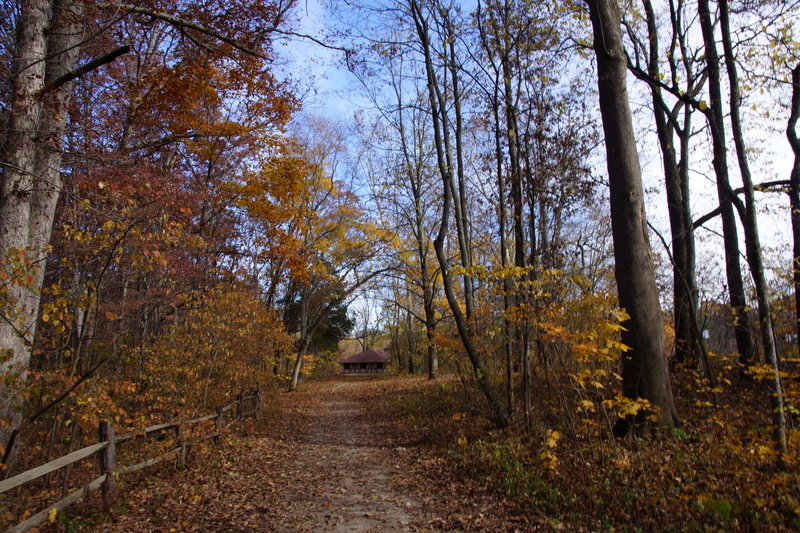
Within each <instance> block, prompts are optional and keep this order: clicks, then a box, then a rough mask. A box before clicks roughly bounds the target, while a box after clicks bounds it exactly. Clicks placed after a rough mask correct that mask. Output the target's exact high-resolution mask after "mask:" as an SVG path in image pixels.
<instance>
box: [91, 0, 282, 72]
mask: <svg viewBox="0 0 800 533" xmlns="http://www.w3.org/2000/svg"><path fill="white" fill-rule="evenodd" d="M95 7H97V8H98V9H108V10H115V11H126V12H128V13H138V14H140V15H147V16H148V17H152V18H154V19H158V20H163V21H164V22H166V23H168V24H171V25H172V26H175V27H176V28H184V29H185V28H188V29H192V30H195V31H198V32H200V33H202V34H204V35H208V36H209V37H213V38H214V39H217V40H218V41H222V42H223V43H226V44H229V45H231V46H232V47H234V48H236V49H237V50H239V51H240V52H244V53H246V54H250V55H253V56H256V57H259V58H261V59H264V60H267V61H269V60H270V59H269V58H268V57H267V56H265V55H264V54H262V53H261V52H259V51H258V50H256V49H255V48H251V47H249V46H246V45H244V44H242V43H241V42H239V41H237V40H236V39H233V38H231V37H228V36H226V35H223V34H222V33H219V32H218V31H216V30H213V29H212V28H209V27H208V26H203V25H202V24H199V23H197V22H194V21H191V20H187V19H184V18H180V17H176V16H175V15H170V14H169V13H165V12H163V11H156V10H153V9H147V8H144V7H139V6H136V5H133V4H123V3H111V2H101V3H98V4H95ZM277 30H278V28H277V27H276V26H269V27H267V28H262V29H261V31H260V32H259V33H262V34H263V33H272V32H275V31H277Z"/></svg>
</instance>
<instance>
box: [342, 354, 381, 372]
mask: <svg viewBox="0 0 800 533" xmlns="http://www.w3.org/2000/svg"><path fill="white" fill-rule="evenodd" d="M388 360H389V354H387V353H386V352H382V351H380V350H367V351H366V352H361V353H357V354H355V355H351V356H350V357H348V358H347V359H345V360H343V361H340V362H339V363H340V364H341V365H342V367H343V368H344V373H345V374H378V373H380V372H383V371H384V370H386V361H388Z"/></svg>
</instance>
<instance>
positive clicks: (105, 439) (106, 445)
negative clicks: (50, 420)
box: [0, 390, 261, 533]
mask: <svg viewBox="0 0 800 533" xmlns="http://www.w3.org/2000/svg"><path fill="white" fill-rule="evenodd" d="M248 404H249V405H248ZM247 407H250V408H249V409H247ZM260 409H261V391H260V390H256V391H253V392H252V393H251V394H249V395H244V394H239V395H238V396H237V397H236V400H235V401H233V402H231V403H229V404H228V405H225V406H222V407H217V408H216V412H215V413H214V414H211V415H207V416H202V417H200V418H194V419H192V420H185V421H178V422H167V423H165V424H157V425H155V426H150V427H148V428H145V429H144V430H140V431H136V432H133V433H126V434H124V435H119V436H115V435H114V426H113V425H112V424H111V423H109V422H105V421H103V422H100V428H99V429H100V431H99V442H98V443H97V444H92V445H91V446H87V447H85V448H81V449H80V450H76V451H74V452H72V453H70V454H67V455H64V456H62V457H59V458H58V459H54V460H52V461H50V462H49V463H45V464H43V465H41V466H37V467H36V468H32V469H31V470H27V471H25V472H22V473H21V474H17V475H16V476H14V477H10V478H8V479H6V480H3V481H0V494H3V493H5V492H8V491H10V490H12V489H15V488H17V487H21V486H22V485H25V484H26V483H29V482H31V481H33V480H35V479H38V478H40V477H42V476H45V475H48V474H52V473H53V472H55V471H57V470H60V469H61V468H64V467H66V466H69V465H72V464H74V463H77V462H78V461H81V460H83V459H86V458H87V457H91V456H95V457H97V460H98V463H99V465H100V476H98V477H96V478H94V479H93V480H92V481H90V482H89V483H88V484H86V485H84V486H83V487H81V488H79V489H78V490H76V491H74V492H72V493H70V494H69V495H67V496H66V497H64V498H62V499H61V500H59V501H58V502H56V503H54V504H52V505H50V506H48V507H47V508H46V509H44V510H42V511H39V512H38V513H36V514H34V515H32V516H30V517H28V518H27V519H26V520H25V521H23V522H21V523H19V524H17V525H15V526H12V527H10V528H8V529H7V530H6V533H20V532H23V531H28V530H29V529H31V528H33V527H36V526H38V525H39V524H41V523H43V522H45V521H47V520H48V518H49V515H50V513H52V512H54V511H55V512H58V511H63V510H64V509H66V508H67V507H69V506H70V505H72V504H73V503H74V502H76V501H78V500H80V499H81V498H83V497H85V496H86V495H88V494H89V493H90V492H92V491H95V490H97V489H101V492H102V497H103V509H104V510H105V511H109V510H110V509H111V506H112V505H113V500H114V484H115V482H116V479H117V478H118V477H119V476H121V475H124V474H131V473H133V472H137V471H139V470H142V469H143V468H147V467H148V466H153V465H155V464H158V463H160V462H161V461H164V460H165V459H168V458H170V457H172V456H175V457H176V460H177V464H178V465H179V466H181V465H183V464H184V463H185V461H186V453H187V451H188V449H189V448H190V446H191V445H193V444H197V443H198V442H202V441H205V440H208V439H212V438H217V439H218V438H219V436H220V434H221V433H222V430H223V429H225V428H227V427H228V426H230V425H231V424H233V423H234V422H236V421H238V420H241V419H242V418H245V417H253V418H256V417H257V416H258V411H259V410H260ZM231 410H233V414H232V415H230V414H228V413H229V412H230V411H231ZM211 420H213V421H215V422H216V423H215V427H214V431H212V432H211V433H208V434H207V435H201V436H199V437H197V438H195V439H194V440H190V439H187V437H186V433H187V430H188V429H189V428H191V427H192V426H194V425H197V424H200V423H202V422H207V421H211ZM168 431H173V432H174V433H175V442H176V443H177V444H178V446H177V447H175V448H173V449H171V450H168V451H166V452H164V453H161V454H160V455H158V456H156V457H152V458H149V459H145V460H144V461H141V462H140V463H137V464H134V465H130V466H119V465H117V447H118V446H119V445H120V444H122V443H124V442H127V441H130V440H132V439H134V438H135V437H139V436H149V435H154V434H163V433H164V432H168Z"/></svg>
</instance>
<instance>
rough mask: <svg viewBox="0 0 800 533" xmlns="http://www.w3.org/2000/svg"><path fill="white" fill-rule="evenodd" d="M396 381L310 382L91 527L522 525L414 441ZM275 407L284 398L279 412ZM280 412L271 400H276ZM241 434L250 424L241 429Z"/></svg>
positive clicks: (134, 484) (136, 487) (137, 486)
mask: <svg viewBox="0 0 800 533" xmlns="http://www.w3.org/2000/svg"><path fill="white" fill-rule="evenodd" d="M401 386H407V385H397V382H393V381H391V380H371V381H369V380H360V381H359V380H344V379H343V380H338V381H329V382H323V383H311V384H307V385H306V386H305V387H304V388H303V389H302V390H301V391H300V392H298V393H292V394H286V393H282V394H280V395H279V397H278V398H277V401H278V403H279V406H278V410H279V411H280V415H279V416H277V417H273V418H271V419H263V420H261V421H259V422H258V424H257V425H255V426H254V427H252V428H251V430H250V433H249V434H246V435H245V436H241V435H235V434H234V435H232V436H231V437H229V438H228V439H227V442H226V443H224V444H223V445H221V446H219V447H215V448H211V449H210V450H208V451H207V452H206V453H205V454H203V456H202V457H197V458H195V459H193V460H192V461H190V464H189V467H188V468H187V469H186V470H183V471H177V470H175V469H174V468H172V467H167V468H165V469H164V471H163V472H161V473H160V474H159V475H157V476H156V475H154V476H151V477H149V478H146V479H143V480H139V481H130V482H129V485H128V486H127V487H125V488H124V489H123V491H121V497H120V500H121V501H120V504H119V508H120V511H121V512H119V513H117V515H116V517H115V520H114V521H105V522H103V523H101V524H95V526H94V527H93V528H90V529H89V530H92V531H120V532H173V531H175V532H177V531H187V532H188V531H221V532H222V531H224V532H237V531H242V532H244V531H271V532H272V531H277V532H289V531H292V532H295V531H298V532H312V531H313V532H316V531H326V532H336V533H346V532H367V531H374V532H399V531H513V530H516V529H517V527H515V526H511V527H510V526H509V524H508V523H503V524H500V523H498V521H497V518H495V517H498V516H503V515H506V516H507V514H508V513H507V509H506V508H505V507H504V504H503V503H502V502H498V501H497V500H496V499H494V498H493V497H491V496H490V495H488V494H487V493H485V491H483V490H482V489H481V488H480V487H479V486H477V485H475V484H470V483H469V482H466V481H464V480H462V479H460V477H457V476H454V475H453V473H452V472H450V473H445V471H444V470H443V469H444V462H443V461H442V460H441V459H436V458H435V457H432V456H431V454H430V453H429V450H428V451H426V449H425V448H424V447H422V446H418V445H417V444H415V443H414V440H413V439H414V434H413V432H410V431H408V430H407V429H406V428H405V427H404V426H403V425H402V423H401V422H400V421H401V419H400V418H397V417H395V418H392V417H391V416H389V415H387V414H386V413H385V412H384V411H386V410H387V409H386V407H387V406H391V403H390V402H389V401H388V400H387V399H388V398H391V395H392V394H395V393H398V392H400V391H399V390H398V387H401ZM274 407H275V406H273V409H274ZM268 409H269V407H268ZM239 431H240V432H241V430H239Z"/></svg>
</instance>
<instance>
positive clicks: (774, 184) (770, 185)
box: [692, 180, 791, 229]
mask: <svg viewBox="0 0 800 533" xmlns="http://www.w3.org/2000/svg"><path fill="white" fill-rule="evenodd" d="M790 185H791V182H790V181H787V180H778V181H765V182H764V183H759V184H758V185H756V186H754V187H753V189H755V190H756V191H761V192H775V191H772V190H770V189H778V188H781V187H788V186H790ZM743 192H744V187H739V188H738V189H734V190H733V191H731V194H732V195H733V196H736V195H739V194H742V193H743ZM721 209H722V208H720V207H717V208H716V209H714V210H713V211H711V212H710V213H706V214H705V215H703V216H701V217H700V218H698V219H697V220H695V221H694V222H693V223H692V229H697V228H699V227H700V226H702V225H703V224H705V223H706V222H708V221H709V220H711V219H713V218H714V217H716V216H717V215H719V214H720V211H721Z"/></svg>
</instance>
